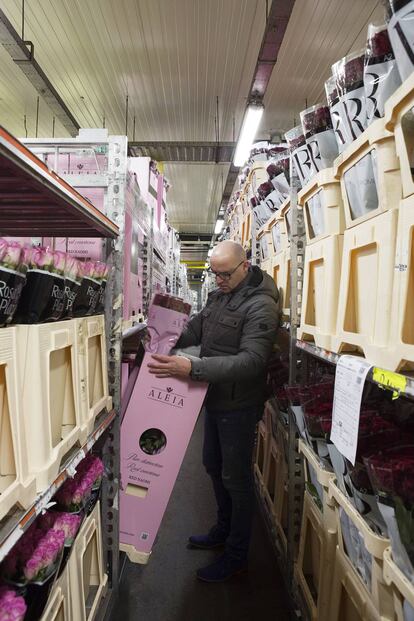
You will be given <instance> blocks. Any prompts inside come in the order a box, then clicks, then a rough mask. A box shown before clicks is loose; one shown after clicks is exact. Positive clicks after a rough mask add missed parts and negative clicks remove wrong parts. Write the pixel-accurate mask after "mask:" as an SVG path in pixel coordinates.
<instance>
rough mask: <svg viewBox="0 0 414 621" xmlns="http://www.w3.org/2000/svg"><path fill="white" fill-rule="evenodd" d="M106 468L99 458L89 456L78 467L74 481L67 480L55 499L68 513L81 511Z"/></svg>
mask: <svg viewBox="0 0 414 621" xmlns="http://www.w3.org/2000/svg"><path fill="white" fill-rule="evenodd" d="M103 471H104V466H103V463H102V461H101V460H100V459H99V457H95V456H94V455H88V456H87V457H85V459H84V460H82V461H81V463H80V464H79V465H78V468H77V472H76V474H75V476H74V477H73V479H67V480H66V481H65V482H64V484H63V485H62V487H61V488H60V489H59V491H58V492H57V494H56V496H55V499H56V501H57V502H58V504H59V505H61V506H62V507H65V508H66V509H67V510H68V511H79V510H80V509H82V508H83V507H84V505H85V502H86V501H87V499H88V498H89V496H90V495H91V493H92V490H93V488H94V487H96V486H97V485H98V484H99V483H100V481H101V479H102V474H103Z"/></svg>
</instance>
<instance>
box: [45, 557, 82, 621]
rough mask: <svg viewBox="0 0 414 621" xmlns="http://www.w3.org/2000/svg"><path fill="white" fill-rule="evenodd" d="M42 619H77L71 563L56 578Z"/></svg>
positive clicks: (71, 620) (69, 620)
mask: <svg viewBox="0 0 414 621" xmlns="http://www.w3.org/2000/svg"><path fill="white" fill-rule="evenodd" d="M40 621H75V617H74V616H73V613H72V603H71V588H70V576H69V565H67V566H66V567H65V569H64V571H63V573H62V575H61V576H60V578H58V579H57V580H56V582H55V584H54V586H53V589H52V592H51V594H50V596H49V599H48V602H47V604H46V608H45V610H44V612H43V614H42V616H41V619H40Z"/></svg>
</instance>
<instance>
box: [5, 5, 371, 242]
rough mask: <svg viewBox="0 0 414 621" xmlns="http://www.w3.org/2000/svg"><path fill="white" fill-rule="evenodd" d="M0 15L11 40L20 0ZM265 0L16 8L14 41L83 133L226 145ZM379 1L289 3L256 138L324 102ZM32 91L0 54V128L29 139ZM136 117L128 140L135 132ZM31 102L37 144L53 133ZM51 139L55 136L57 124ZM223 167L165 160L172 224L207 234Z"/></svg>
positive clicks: (44, 112) (237, 117) (237, 119)
mask: <svg viewBox="0 0 414 621" xmlns="http://www.w3.org/2000/svg"><path fill="white" fill-rule="evenodd" d="M1 8H2V10H3V11H4V12H5V13H6V15H7V17H8V18H9V19H10V21H11V22H12V23H13V25H14V27H15V28H16V29H17V30H18V31H19V32H20V29H21V0H3V1H2V7H1ZM265 11H266V0H117V2H114V1H113V0H26V20H25V39H29V40H31V41H33V43H34V45H35V58H36V60H37V61H38V62H39V64H40V65H41V67H42V69H43V70H44V71H45V73H46V74H47V76H48V78H49V79H50V80H51V82H52V84H53V85H54V86H55V88H56V89H57V91H58V92H59V94H60V95H61V97H62V98H63V100H64V101H65V103H66V104H67V106H68V107H69V109H70V110H71V112H72V113H73V115H74V116H75V118H76V119H77V121H78V122H79V123H80V125H81V126H82V127H88V126H89V127H90V126H98V127H102V125H103V122H104V121H103V119H104V118H105V124H106V127H107V128H108V129H109V132H110V133H112V134H123V133H125V125H126V115H125V100H126V96H127V95H128V96H129V122H128V136H129V139H130V140H133V139H135V140H136V141H139V140H142V141H150V140H153V141H170V140H171V141H214V140H215V139H216V126H215V114H216V96H217V95H218V96H219V126H220V137H221V139H222V140H224V141H231V140H233V138H234V135H233V133H234V129H233V127H234V126H235V129H236V136H237V133H238V130H239V127H240V123H241V119H242V116H243V111H244V106H245V103H246V97H247V94H248V91H249V87H250V83H251V78H252V74H253V71H254V67H255V63H256V58H257V54H258V51H259V48H260V43H261V39H262V35H263V30H264V25H265ZM382 16H383V10H382V4H381V0H296V4H295V7H294V10H293V14H292V17H291V20H290V22H289V25H288V29H287V32H286V35H285V39H284V41H283V43H282V48H281V52H280V55H279V59H278V63H277V65H276V67H275V69H274V72H273V75H272V78H271V82H270V84H269V88H268V92H267V95H266V98H265V104H266V111H265V115H264V119H263V122H262V127H261V129H260V134H261V136H264V137H269V136H270V135H271V134H272V133H274V132H275V131H281V130H283V131H284V130H286V129H289V127H291V126H292V125H293V122H294V119H296V122H298V120H299V112H300V110H302V109H303V108H304V107H305V99H306V98H307V101H308V104H309V105H310V104H312V103H315V102H316V101H317V100H319V99H321V97H322V96H323V83H324V80H325V79H326V77H327V76H328V74H329V71H330V66H331V64H332V63H333V62H335V61H336V60H337V59H338V58H340V57H341V56H343V55H344V54H345V53H346V52H347V51H349V50H350V49H355V48H356V47H360V46H361V45H362V44H363V43H364V40H365V36H366V27H367V24H368V22H369V21H370V20H372V19H375V20H378V19H381V18H382ZM36 99H37V93H36V91H35V90H34V89H33V88H32V87H31V85H30V84H29V83H28V81H27V80H26V78H25V77H24V76H23V74H21V73H20V71H19V69H18V68H17V67H16V66H14V64H13V62H12V60H11V59H10V57H9V56H8V55H7V53H6V52H5V51H4V50H3V49H2V48H1V49H0V115H1V119H0V122H1V123H2V124H3V125H5V127H6V128H7V129H9V130H10V131H11V132H12V133H14V134H15V135H17V136H20V137H22V136H24V135H25V131H26V130H25V127H24V115H26V126H27V132H28V135H29V136H34V135H35V118H36ZM134 116H135V133H134V121H133V119H134ZM52 121H53V120H52V115H51V113H50V112H49V110H48V109H47V107H46V104H44V103H42V101H41V102H40V117H39V128H38V135H39V137H48V136H51V135H52ZM55 135H56V136H65V135H66V132H65V130H64V129H63V128H62V127H61V126H59V124H58V123H57V124H56V128H55ZM227 170H228V165H224V164H218V165H214V164H206V165H197V164H177V163H174V164H173V163H170V164H166V166H165V172H166V174H167V176H168V177H169V179H170V181H171V184H172V188H171V191H170V193H169V197H168V204H169V215H170V219H171V221H172V223H173V224H174V225H175V226H176V227H177V228H178V229H179V230H181V231H192V232H200V233H202V232H209V231H210V232H211V231H212V230H213V228H214V222H215V219H216V214H217V210H218V207H219V202H220V197H221V194H220V192H221V190H222V185H223V179H224V182H225V180H226V175H227Z"/></svg>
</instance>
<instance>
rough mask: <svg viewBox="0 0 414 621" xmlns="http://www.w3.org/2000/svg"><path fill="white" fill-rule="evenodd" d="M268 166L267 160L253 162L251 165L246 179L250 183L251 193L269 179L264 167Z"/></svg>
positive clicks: (254, 192)
mask: <svg viewBox="0 0 414 621" xmlns="http://www.w3.org/2000/svg"><path fill="white" fill-rule="evenodd" d="M267 166H268V162H267V160H265V161H259V162H254V164H253V165H252V167H251V168H250V173H249V177H248V179H247V181H248V183H250V185H251V189H252V192H253V195H254V194H256V192H257V188H258V187H259V185H261V184H262V183H265V181H268V180H269V175H268V174H267V171H266V168H267Z"/></svg>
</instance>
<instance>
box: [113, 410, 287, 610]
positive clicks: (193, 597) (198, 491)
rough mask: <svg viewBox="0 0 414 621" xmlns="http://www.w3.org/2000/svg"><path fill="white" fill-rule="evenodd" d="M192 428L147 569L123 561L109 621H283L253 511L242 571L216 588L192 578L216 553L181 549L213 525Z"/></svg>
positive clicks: (269, 555) (275, 577)
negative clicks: (244, 571)
mask: <svg viewBox="0 0 414 621" xmlns="http://www.w3.org/2000/svg"><path fill="white" fill-rule="evenodd" d="M202 418H203V417H202V416H200V419H199V421H198V423H197V426H196V429H195V431H194V434H193V437H192V439H191V442H190V445H189V447H188V450H187V453H186V456H185V459H184V462H183V465H182V468H181V471H180V474H179V477H178V479H177V482H176V485H175V488H174V491H173V493H172V496H171V498H170V502H169V505H168V508H167V511H166V514H165V516H164V519H163V522H162V524H161V528H160V531H159V534H158V540H157V542H156V544H155V546H154V548H153V553H152V556H151V559H150V561H149V564H148V565H147V566H141V565H134V564H132V563H130V562H129V561H127V565H126V567H125V570H124V573H123V577H122V581H121V587H120V599H119V603H118V604H117V606H116V609H115V612H114V614H113V617H112V619H113V621H120V620H122V621H141V620H143V621H213V620H214V621H261V620H263V619H269V620H270V619H277V621H287V620H288V618H289V614H288V602H287V600H286V597H285V594H284V588H283V582H282V577H281V575H280V573H279V570H278V567H277V564H276V560H275V557H274V553H273V550H272V547H271V545H270V543H269V540H268V536H267V533H266V531H265V527H264V525H263V523H262V519H261V516H260V515H259V511H258V510H257V511H256V515H255V521H254V530H253V538H252V543H251V550H250V557H249V572H248V573H247V574H243V575H241V576H238V577H236V578H233V579H232V580H230V581H229V582H226V583H223V584H207V583H203V582H200V581H198V580H196V578H195V571H196V569H197V568H198V567H203V566H204V565H207V564H208V563H209V562H211V561H212V560H214V558H215V557H216V556H217V555H218V554H220V552H219V551H205V550H194V549H188V548H187V539H188V536H189V535H190V534H200V533H204V532H207V531H208V529H209V528H210V526H211V525H212V524H214V522H215V502H214V498H213V493H212V490H211V485H210V479H209V478H208V476H207V475H206V474H205V472H204V469H203V466H202V464H201V447H202V440H203V420H202Z"/></svg>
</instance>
